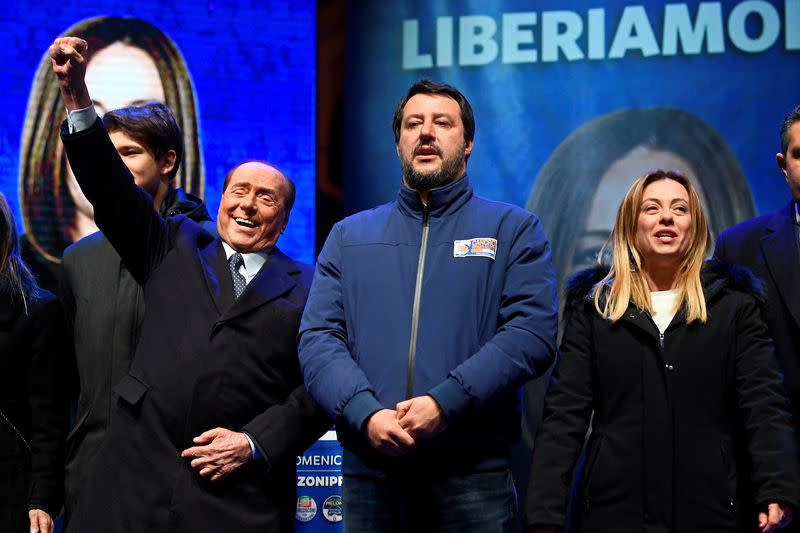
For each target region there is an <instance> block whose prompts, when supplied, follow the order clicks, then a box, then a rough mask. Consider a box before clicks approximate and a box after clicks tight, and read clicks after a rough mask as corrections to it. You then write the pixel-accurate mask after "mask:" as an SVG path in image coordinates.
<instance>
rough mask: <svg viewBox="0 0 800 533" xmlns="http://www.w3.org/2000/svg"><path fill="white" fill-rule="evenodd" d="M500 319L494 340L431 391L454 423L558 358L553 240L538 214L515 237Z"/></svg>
mask: <svg viewBox="0 0 800 533" xmlns="http://www.w3.org/2000/svg"><path fill="white" fill-rule="evenodd" d="M497 324H498V325H497V333H495V335H494V337H492V338H491V339H490V340H489V342H487V343H486V344H484V345H483V346H482V347H481V349H480V350H478V352H476V353H474V354H472V356H470V357H469V358H467V359H466V360H465V361H464V362H463V363H461V364H460V365H459V366H457V367H456V368H455V369H453V370H452V371H451V372H450V374H449V376H448V378H447V379H446V380H445V381H443V382H442V383H440V384H439V385H436V386H435V387H433V388H432V389H431V390H430V391H428V394H430V395H431V396H433V398H434V399H435V400H436V401H437V403H438V404H439V405H440V406H441V408H442V411H443V412H444V414H445V416H446V417H447V418H448V420H450V421H451V422H452V421H454V420H455V419H457V418H459V417H460V416H462V415H463V414H464V413H465V412H466V411H467V410H468V408H469V407H470V406H478V407H481V408H482V407H484V406H486V405H487V404H489V403H491V402H492V400H494V399H496V398H497V396H498V395H500V394H503V393H507V392H508V391H509V390H513V389H515V388H517V387H520V386H521V385H523V384H524V383H525V382H527V381H528V380H529V379H531V378H532V377H535V376H540V375H542V374H543V373H544V372H545V371H546V370H547V369H548V368H549V367H550V365H551V364H552V362H553V360H554V359H555V355H556V334H557V330H558V303H557V299H556V279H555V273H554V271H553V265H552V262H551V258H550V244H549V243H548V242H547V237H546V236H545V234H544V230H542V227H541V224H540V223H539V220H538V219H537V218H536V217H534V216H533V215H530V216H529V217H528V218H527V219H526V220H525V222H524V223H523V224H521V225H520V227H519V229H518V230H517V231H516V233H515V235H514V238H513V239H512V242H511V251H510V254H509V262H508V264H507V265H506V272H505V283H504V285H503V289H502V294H501V295H500V314H499V316H498V317H497Z"/></svg>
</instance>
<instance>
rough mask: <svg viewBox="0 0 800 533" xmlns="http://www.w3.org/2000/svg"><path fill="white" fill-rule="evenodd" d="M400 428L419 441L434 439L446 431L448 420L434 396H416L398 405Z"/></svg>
mask: <svg viewBox="0 0 800 533" xmlns="http://www.w3.org/2000/svg"><path fill="white" fill-rule="evenodd" d="M397 421H398V422H399V423H400V427H401V428H403V429H404V430H406V431H407V432H408V434H409V435H411V436H412V437H414V438H415V439H417V440H424V439H432V438H433V437H435V436H436V435H438V434H439V433H441V432H442V431H444V430H445V429H447V420H445V418H444V413H442V408H441V407H439V404H438V403H436V400H434V399H433V397H432V396H427V395H425V396H416V397H414V398H411V399H410V400H405V401H403V402H400V403H398V404H397Z"/></svg>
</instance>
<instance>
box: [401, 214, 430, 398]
mask: <svg viewBox="0 0 800 533" xmlns="http://www.w3.org/2000/svg"><path fill="white" fill-rule="evenodd" d="M428 230H429V224H428V206H424V207H423V209H422V242H421V243H420V246H419V260H418V261H417V282H416V285H415V286H414V305H413V307H412V308H411V340H410V341H409V343H408V375H407V377H406V399H410V398H413V397H414V366H415V364H416V358H417V332H418V330H419V303H420V300H421V299H422V274H423V272H424V271H425V252H426V251H427V250H428Z"/></svg>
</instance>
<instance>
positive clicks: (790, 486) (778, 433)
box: [735, 296, 800, 507]
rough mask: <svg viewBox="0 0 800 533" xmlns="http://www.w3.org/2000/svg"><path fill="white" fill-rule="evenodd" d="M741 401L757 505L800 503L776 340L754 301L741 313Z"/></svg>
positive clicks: (738, 358)
mask: <svg viewBox="0 0 800 533" xmlns="http://www.w3.org/2000/svg"><path fill="white" fill-rule="evenodd" d="M735 364H736V391H737V403H738V407H739V410H740V412H741V413H742V420H743V423H744V429H745V435H746V436H747V439H748V442H747V446H748V452H749V457H750V464H751V475H752V478H753V479H752V481H753V487H754V488H755V500H756V503H758V504H765V503H770V502H787V503H790V504H792V505H794V506H795V507H797V506H798V504H800V471H799V470H798V463H797V461H798V460H797V449H796V441H795V436H794V432H793V429H792V423H791V415H790V414H789V413H790V412H791V411H790V409H789V402H788V400H787V399H786V395H785V392H784V389H783V383H782V374H781V372H780V370H779V368H778V363H777V359H776V358H775V353H774V347H773V343H772V339H771V338H770V335H769V331H768V329H767V325H766V323H765V322H764V320H763V318H762V316H761V309H760V308H759V306H758V304H757V302H756V301H755V298H753V297H751V296H747V297H745V299H744V303H743V304H741V306H740V308H739V310H738V313H737V327H736V363H735Z"/></svg>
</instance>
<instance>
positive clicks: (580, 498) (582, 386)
mask: <svg viewBox="0 0 800 533" xmlns="http://www.w3.org/2000/svg"><path fill="white" fill-rule="evenodd" d="M606 272H607V271H603V270H602V269H591V270H588V271H584V272H582V273H579V274H578V275H577V276H575V277H574V278H573V280H572V281H571V284H570V287H569V288H568V292H567V302H566V304H567V307H566V312H565V318H566V320H567V322H566V329H565V331H564V337H563V341H562V344H561V355H560V357H559V361H558V363H557V366H556V369H555V371H554V374H553V379H552V382H551V385H550V389H549V390H548V393H547V396H546V399H545V411H544V419H543V423H542V429H541V431H540V433H539V435H538V436H537V438H536V443H535V445H534V457H533V465H532V468H531V477H530V479H531V482H530V485H529V489H528V496H527V501H526V505H525V523H526V525H528V526H530V525H564V524H566V523H567V522H568V521H570V522H571V523H572V525H573V530H575V531H582V532H598V533H599V532H615V533H627V532H630V533H641V532H643V531H644V532H659V533H661V532H664V533H666V532H675V533H691V532H698V533H699V532H703V533H709V532H720V533H722V532H725V533H729V532H732V531H755V530H756V528H755V525H756V523H757V514H756V513H757V511H756V509H755V505H760V504H765V503H768V502H773V501H780V502H789V503H791V504H793V505H797V504H798V502H799V501H800V486H799V485H798V483H799V482H798V466H797V464H796V459H795V458H796V454H795V453H794V436H793V433H792V429H791V426H790V417H789V414H788V405H787V401H786V398H785V395H784V393H783V389H782V385H781V373H780V371H779V370H778V367H777V363H776V361H775V356H774V353H773V352H774V350H773V346H772V341H771V339H770V338H769V333H768V331H767V327H766V325H765V324H764V321H763V319H762V317H761V310H760V296H759V294H760V291H759V289H758V285H757V282H756V281H755V279H754V278H753V277H752V276H750V275H749V273H748V272H747V271H745V270H743V269H740V268H737V267H732V266H729V265H724V264H721V263H718V262H716V261H709V262H708V263H707V264H706V265H705V267H704V269H703V273H702V279H703V288H704V292H705V296H706V303H707V307H708V321H707V322H706V323H705V324H700V323H692V324H688V325H687V324H686V322H685V314H684V312H683V310H680V311H679V312H678V313H677V314H676V316H675V318H674V319H673V321H672V323H671V324H670V325H669V327H668V328H667V330H666V331H665V333H664V335H663V336H660V335H659V331H658V328H657V327H656V325H655V323H654V322H653V320H652V319H651V317H650V315H649V314H648V313H647V312H643V311H640V310H638V309H637V308H636V307H635V306H630V307H629V309H628V311H627V312H626V313H625V315H624V317H623V318H621V319H620V320H619V321H617V322H616V323H614V324H612V323H611V322H609V321H608V320H606V319H604V318H602V317H601V316H600V315H599V314H598V313H597V312H596V311H595V309H594V304H593V301H592V300H591V288H592V286H593V285H594V284H595V283H597V282H598V281H599V280H600V279H602V278H603V276H604V275H605V274H606ZM592 413H594V419H593V422H592V433H591V436H590V438H589V441H588V444H587V446H588V451H587V453H586V457H587V460H586V461H585V463H584V464H583V465H582V466H583V468H582V471H581V473H580V474H579V475H577V476H575V478H576V482H575V485H576V491H575V493H574V495H573V498H572V502H571V503H572V505H571V509H572V513H571V516H570V517H569V520H568V513H567V506H568V501H569V500H570V492H571V491H570V488H571V487H570V485H571V481H572V479H573V469H574V467H575V464H576V462H577V460H578V456H579V453H580V451H581V447H582V445H583V444H584V438H585V435H586V432H587V430H588V428H589V423H590V419H591V417H592Z"/></svg>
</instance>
